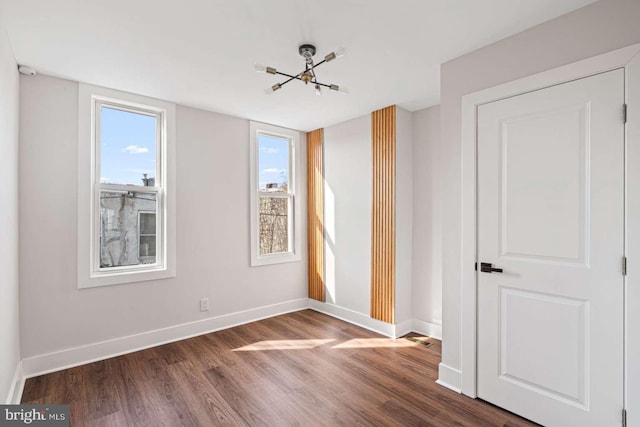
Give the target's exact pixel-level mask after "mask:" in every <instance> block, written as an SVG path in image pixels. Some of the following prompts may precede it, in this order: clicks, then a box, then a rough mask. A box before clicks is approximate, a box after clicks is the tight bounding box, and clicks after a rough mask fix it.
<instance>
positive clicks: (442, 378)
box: [436, 363, 462, 393]
mask: <svg viewBox="0 0 640 427" xmlns="http://www.w3.org/2000/svg"><path fill="white" fill-rule="evenodd" d="M436 384H438V385H441V386H442V387H446V388H448V389H449V390H453V391H455V392H456V393H462V372H461V371H460V370H458V369H455V368H452V367H450V366H447V365H445V364H443V363H440V364H439V365H438V380H437V381H436Z"/></svg>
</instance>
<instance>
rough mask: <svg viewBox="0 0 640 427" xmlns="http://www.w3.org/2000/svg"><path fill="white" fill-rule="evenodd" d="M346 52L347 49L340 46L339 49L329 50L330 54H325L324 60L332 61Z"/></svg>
mask: <svg viewBox="0 0 640 427" xmlns="http://www.w3.org/2000/svg"><path fill="white" fill-rule="evenodd" d="M346 53H347V50H346V49H345V48H343V47H341V48H340V49H338V50H336V51H335V52H331V53H330V54H328V55H327V56H325V57H324V60H325V61H327V62H329V61H333V60H334V59H336V58H341V57H343V56H344V55H345V54H346Z"/></svg>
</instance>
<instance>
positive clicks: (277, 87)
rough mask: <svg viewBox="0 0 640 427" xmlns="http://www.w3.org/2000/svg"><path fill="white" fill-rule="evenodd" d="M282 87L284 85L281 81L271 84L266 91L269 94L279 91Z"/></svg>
mask: <svg viewBox="0 0 640 427" xmlns="http://www.w3.org/2000/svg"><path fill="white" fill-rule="evenodd" d="M281 87H282V86H281V85H280V83H276V84H274V85H273V86H271V87H270V88H267V89H265V90H264V93H266V94H267V95H271V94H272V93H273V92H275V91H277V90H278V89H280V88H281Z"/></svg>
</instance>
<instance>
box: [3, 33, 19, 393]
mask: <svg viewBox="0 0 640 427" xmlns="http://www.w3.org/2000/svg"><path fill="white" fill-rule="evenodd" d="M18 88H19V84H18V70H17V67H16V61H15V59H14V57H13V52H12V50H11V45H10V44H9V38H8V37H7V34H6V32H5V29H4V26H3V25H2V23H1V22H0V201H1V202H0V337H1V338H0V402H3V401H5V396H6V402H7V403H9V401H10V400H11V398H12V396H10V394H12V393H11V386H12V383H13V376H14V372H15V371H16V367H17V366H18V362H19V360H20V326H19V318H18V306H19V304H18Z"/></svg>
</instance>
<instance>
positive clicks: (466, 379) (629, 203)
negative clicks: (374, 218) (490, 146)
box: [460, 43, 640, 407]
mask: <svg viewBox="0 0 640 427" xmlns="http://www.w3.org/2000/svg"><path fill="white" fill-rule="evenodd" d="M639 53H640V43H638V44H634V45H631V46H627V47H624V48H622V49H617V50H614V51H611V52H608V53H604V54H601V55H598V56H594V57H592V58H588V59H585V60H581V61H578V62H574V63H571V64H568V65H565V66H562V67H559V68H555V69H552V70H549V71H544V72H542V73H539V74H535V75H532V76H528V77H524V78H521V79H518V80H514V81H511V82H508V83H505V84H501V85H498V86H495V87H491V88H488V89H484V90H481V91H478V92H474V93H471V94H468V95H465V96H463V97H462V141H461V143H462V200H461V201H462V203H461V206H462V208H461V218H462V242H461V244H462V247H461V254H462V258H461V260H462V267H461V277H460V280H461V291H462V292H461V294H462V296H461V313H462V314H461V392H462V393H463V394H465V395H467V396H469V397H472V398H476V397H477V327H478V325H477V271H476V270H475V264H476V262H478V260H477V111H478V107H479V106H480V105H482V104H487V103H490V102H494V101H498V100H501V99H504V98H509V97H513V96H517V95H521V94H524V93H527V92H531V91H535V90H539V89H544V88H547V87H550V86H554V85H558V84H562V83H567V82H570V81H573V80H577V79H580V78H584V77H589V76H592V75H594V74H599V73H603V72H606V71H611V70H615V69H619V68H624V69H625V102H626V104H627V106H628V111H629V112H633V115H637V116H638V119H639V120H640V111H638V112H637V113H636V111H635V110H636V108H640V56H638V54H639ZM633 59H636V61H634V63H633V64H630V63H631V62H632V60H633ZM635 62H637V63H638V64H637V65H636V64H635ZM634 82H635V84H634ZM636 85H637V86H638V87H636ZM630 88H631V89H632V90H633V91H634V96H633V97H630V96H629V89H630ZM633 98H635V103H633ZM632 103H633V105H632ZM620 114H621V117H622V106H621V112H620ZM628 117H630V118H631V117H633V116H632V114H629V115H628ZM632 128H634V127H633V126H627V130H626V134H625V144H626V147H628V149H625V152H626V156H627V159H625V162H626V161H627V160H628V159H629V158H634V157H635V158H637V159H638V162H637V163H634V164H637V165H640V125H638V124H636V125H635V131H632ZM630 140H631V141H634V142H635V144H631V145H632V146H633V145H635V146H637V147H638V148H636V150H637V151H638V153H637V154H636V155H635V156H634V154H635V153H634V152H632V151H631V147H630V144H629V141H630ZM630 156H631V157H630ZM625 164H626V163H625ZM636 169H640V167H636ZM636 175H637V179H638V180H639V182H640V171H639V172H637V173H636ZM628 178H630V177H627V175H626V172H625V182H628V181H627V179H628ZM625 186H627V185H626V184H625ZM637 192H638V193H640V183H639V184H638V191H637ZM626 194H627V189H625V195H626ZM629 194H633V193H632V192H631V191H630V192H629ZM625 198H626V200H625V234H626V235H625V254H626V255H627V257H628V256H629V254H628V250H629V248H628V246H629V245H628V242H629V241H630V240H633V242H637V243H636V245H637V246H638V252H639V253H640V224H639V226H638V228H639V229H638V230H635V229H634V228H628V227H627V224H628V222H627V217H628V214H629V211H630V210H631V209H633V208H634V205H637V209H636V210H635V211H633V212H632V214H634V215H635V214H637V216H638V217H640V194H639V195H638V196H636V198H637V199H638V200H637V201H636V202H635V203H634V200H630V199H629V197H628V196H625ZM632 234H633V235H635V238H634V239H629V236H630V235H632ZM636 261H638V262H637V265H638V267H639V268H638V269H639V270H640V257H638V259H637V260H636ZM631 267H632V265H631V261H628V269H629V270H633V268H631ZM630 282H637V284H638V286H637V288H638V290H635V292H634V293H633V294H632V289H630V288H629V287H628V284H629V283H630ZM634 310H635V312H636V313H638V312H640V274H638V279H635V277H633V276H632V275H631V274H628V275H627V276H626V278H625V324H624V328H625V335H624V336H625V356H626V355H627V354H628V353H627V351H628V350H629V348H632V349H633V350H632V354H634V355H635V354H640V352H638V350H640V314H637V315H635V316H636V317H635V318H633V319H629V318H628V316H627V314H631V315H634V314H633V313H634ZM632 328H633V330H632ZM632 337H635V339H636V340H637V341H638V342H633V343H632V342H630V338H632ZM627 359H628V358H627V357H625V379H624V381H625V393H624V395H625V407H627V405H626V403H627V402H634V400H633V399H636V401H640V368H639V369H636V370H632V371H631V375H633V376H634V378H628V374H629V372H630V371H629V369H628V368H627V365H626V360H627ZM632 382H633V384H631V383H632ZM630 384H631V387H629V385H630ZM630 394H631V395H630Z"/></svg>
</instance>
